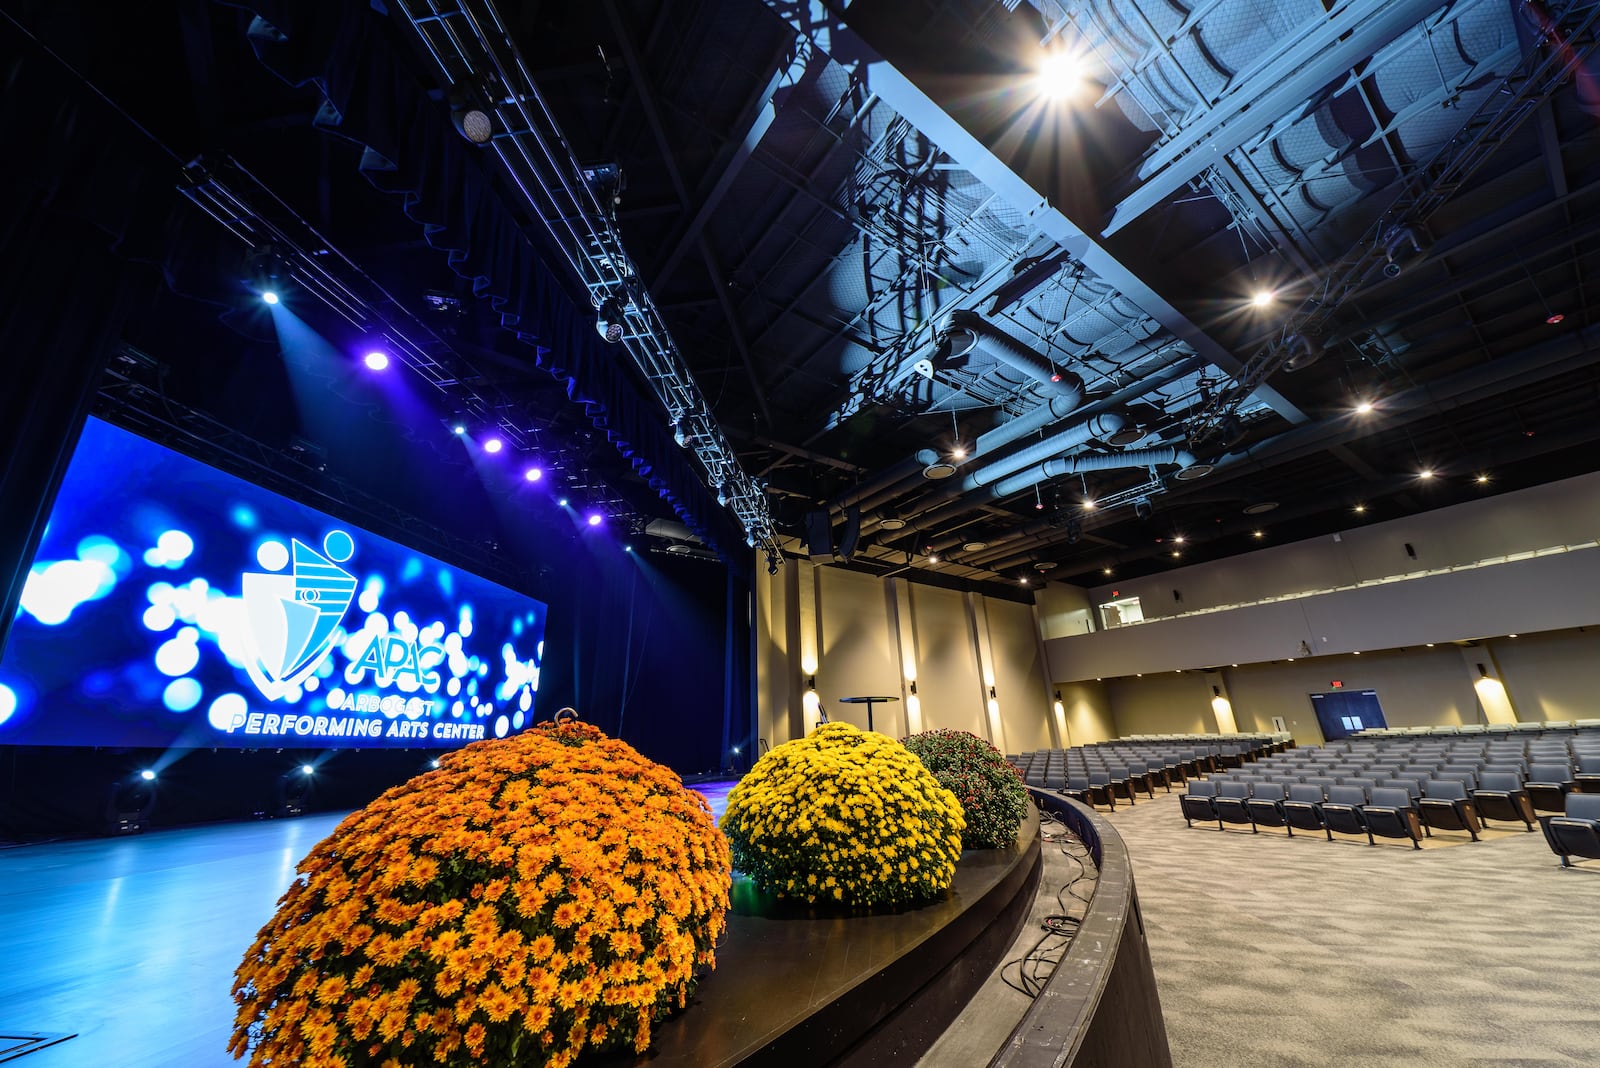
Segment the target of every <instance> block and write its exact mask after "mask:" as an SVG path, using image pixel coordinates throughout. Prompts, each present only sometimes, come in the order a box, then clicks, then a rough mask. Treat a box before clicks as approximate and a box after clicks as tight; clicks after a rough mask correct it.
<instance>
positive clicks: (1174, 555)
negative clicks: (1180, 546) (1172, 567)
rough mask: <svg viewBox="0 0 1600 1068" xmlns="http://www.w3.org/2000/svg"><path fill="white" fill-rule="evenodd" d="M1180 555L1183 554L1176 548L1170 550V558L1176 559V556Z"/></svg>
mask: <svg viewBox="0 0 1600 1068" xmlns="http://www.w3.org/2000/svg"><path fill="white" fill-rule="evenodd" d="M1182 555H1183V554H1182V553H1180V552H1179V551H1178V550H1176V549H1174V550H1172V558H1173V559H1174V560H1176V559H1177V558H1178V557H1180V556H1182Z"/></svg>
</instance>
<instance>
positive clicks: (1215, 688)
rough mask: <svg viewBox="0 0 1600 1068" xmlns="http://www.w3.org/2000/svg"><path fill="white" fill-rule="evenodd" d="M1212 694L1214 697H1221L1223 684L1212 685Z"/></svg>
mask: <svg viewBox="0 0 1600 1068" xmlns="http://www.w3.org/2000/svg"><path fill="white" fill-rule="evenodd" d="M1211 696H1213V697H1221V696H1222V687H1221V686H1213V687H1211Z"/></svg>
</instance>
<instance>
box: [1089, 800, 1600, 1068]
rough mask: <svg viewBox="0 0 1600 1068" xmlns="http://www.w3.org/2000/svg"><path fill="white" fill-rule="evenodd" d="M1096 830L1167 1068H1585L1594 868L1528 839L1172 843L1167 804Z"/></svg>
mask: <svg viewBox="0 0 1600 1068" xmlns="http://www.w3.org/2000/svg"><path fill="white" fill-rule="evenodd" d="M1109 818H1110V819H1111V822H1112V823H1113V824H1114V825H1115V827H1116V829H1117V831H1118V832H1119V833H1120V834H1121V835H1122V836H1123V838H1124V840H1125V841H1126V842H1127V844H1128V849H1129V851H1130V852H1131V853H1132V856H1133V862H1134V872H1135V879H1136V880H1137V884H1138V890H1139V900H1140V903H1141V906H1142V908H1143V913H1144V919H1145V925H1146V928H1147V930H1148V932H1149V937H1150V953H1151V956H1152V958H1153V959H1154V961H1155V970H1156V978H1157V980H1158V982H1159V985H1160V990H1161V1005H1162V1009H1163V1012H1164V1013H1165V1016H1166V1023H1167V1033H1168V1035H1169V1037H1170V1040H1171V1044H1172V1054H1173V1061H1174V1063H1175V1064H1176V1065H1178V1068H1208V1066H1211V1065H1217V1066H1224V1065H1226V1066H1228V1068H1252V1066H1262V1068H1266V1066H1271V1068H1294V1066H1300V1065H1317V1066H1322V1065H1341V1066H1345V1065H1360V1066H1365V1065H1374V1066H1378V1065H1405V1066H1422V1065H1437V1066H1440V1068H1445V1066H1448V1068H1472V1066H1480V1065H1482V1066H1487V1065H1522V1066H1529V1068H1532V1066H1541V1068H1543V1066H1547V1065H1549V1066H1554V1065H1574V1066H1576V1065H1585V1066H1593V1065H1597V1064H1600V952H1597V947H1600V933H1597V932H1596V919H1595V917H1596V916H1597V915H1600V863H1594V862H1591V863H1590V864H1588V865H1585V866H1580V867H1578V868H1576V869H1573V870H1570V871H1563V870H1561V868H1560V860H1559V858H1557V857H1556V856H1555V855H1554V854H1553V853H1551V852H1550V849H1549V847H1548V846H1547V845H1545V842H1544V836H1543V835H1542V834H1540V833H1539V832H1538V831H1537V829H1536V830H1535V831H1534V833H1532V834H1527V833H1524V832H1522V831H1521V830H1520V829H1519V830H1517V831H1516V832H1510V831H1504V832H1498V833H1495V834H1493V835H1491V836H1490V837H1489V838H1488V839H1486V840H1485V841H1483V842H1479V843H1472V842H1470V841H1468V839H1467V836H1466V835H1465V834H1461V835H1459V836H1455V835H1446V836H1444V837H1442V838H1436V839H1435V841H1436V842H1437V843H1438V846H1444V845H1445V843H1446V842H1449V841H1453V840H1459V841H1460V842H1461V843H1464V844H1462V845H1460V847H1459V848H1441V847H1435V848H1429V849H1425V850H1423V851H1422V852H1417V851H1414V850H1413V849H1412V848H1411V846H1410V844H1409V843H1407V842H1405V841H1404V840H1389V841H1385V840H1383V839H1379V844H1378V845H1377V846H1376V847H1369V846H1368V845H1367V844H1366V840H1365V839H1362V840H1360V841H1359V843H1358V842H1357V841H1356V840H1355V839H1353V838H1352V839H1346V840H1340V841H1335V842H1328V841H1327V840H1326V839H1324V838H1322V837H1300V836H1298V835H1297V836H1296V837H1295V838H1294V839H1293V840H1290V839H1288V838H1287V837H1285V836H1284V833H1283V832H1282V831H1281V830H1277V831H1265V830H1264V831H1262V833H1260V834H1257V835H1252V834H1251V833H1250V831H1249V828H1248V827H1246V828H1244V829H1242V830H1240V829H1237V828H1230V829H1229V830H1228V831H1226V832H1219V831H1218V830H1217V829H1216V825H1215V824H1212V825H1209V826H1201V825H1198V824H1197V825H1196V826H1195V827H1194V828H1193V829H1188V828H1185V826H1184V823H1183V817H1182V816H1181V815H1180V814H1179V810H1178V797H1177V794H1176V793H1173V794H1170V795H1168V794H1158V795H1157V796H1156V798H1155V800H1154V801H1141V802H1140V803H1139V804H1138V805H1137V806H1136V807H1134V808H1125V807H1119V808H1118V809H1117V811H1116V812H1115V813H1113V814H1110V817H1109ZM1438 833H1439V832H1436V834H1438Z"/></svg>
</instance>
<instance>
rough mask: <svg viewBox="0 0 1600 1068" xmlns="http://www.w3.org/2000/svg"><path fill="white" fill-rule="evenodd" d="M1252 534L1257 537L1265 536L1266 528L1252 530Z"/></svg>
mask: <svg viewBox="0 0 1600 1068" xmlns="http://www.w3.org/2000/svg"><path fill="white" fill-rule="evenodd" d="M1250 534H1251V536H1252V537H1256V538H1264V537H1266V536H1267V532H1266V531H1264V530H1253V531H1251V532H1250Z"/></svg>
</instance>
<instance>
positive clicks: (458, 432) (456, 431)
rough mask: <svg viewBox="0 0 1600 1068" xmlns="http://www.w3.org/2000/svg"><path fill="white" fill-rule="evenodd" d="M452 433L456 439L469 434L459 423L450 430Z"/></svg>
mask: <svg viewBox="0 0 1600 1068" xmlns="http://www.w3.org/2000/svg"><path fill="white" fill-rule="evenodd" d="M450 431H451V433H453V434H455V436H456V437H460V436H461V435H463V434H465V433H466V432H467V428H466V427H464V426H462V425H461V424H460V423H457V424H456V425H455V426H453V427H451V428H450Z"/></svg>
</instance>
